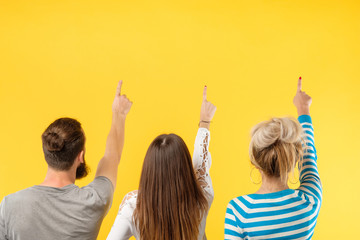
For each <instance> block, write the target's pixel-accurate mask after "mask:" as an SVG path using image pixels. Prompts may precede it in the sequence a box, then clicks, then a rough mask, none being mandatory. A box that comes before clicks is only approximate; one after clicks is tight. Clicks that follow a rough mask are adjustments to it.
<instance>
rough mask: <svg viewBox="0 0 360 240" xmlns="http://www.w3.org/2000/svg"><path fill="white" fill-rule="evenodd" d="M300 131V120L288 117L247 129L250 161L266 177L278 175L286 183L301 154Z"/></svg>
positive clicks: (301, 138)
mask: <svg viewBox="0 0 360 240" xmlns="http://www.w3.org/2000/svg"><path fill="white" fill-rule="evenodd" d="M302 132H303V131H302V127H301V125H300V123H299V122H298V121H297V120H296V119H294V118H289V117H284V118H272V119H270V120H268V121H264V122H261V123H259V124H257V125H255V126H254V127H253V129H252V130H251V142H250V149H249V154H250V161H251V163H252V164H253V165H254V166H255V167H257V168H259V169H260V170H261V171H262V172H263V173H264V174H266V175H267V176H270V177H280V179H281V181H282V182H284V183H287V179H288V175H289V173H290V172H292V171H293V170H294V167H295V165H296V163H297V161H298V160H299V159H301V158H302V156H303V147H302V142H303V137H302V136H303V134H302Z"/></svg>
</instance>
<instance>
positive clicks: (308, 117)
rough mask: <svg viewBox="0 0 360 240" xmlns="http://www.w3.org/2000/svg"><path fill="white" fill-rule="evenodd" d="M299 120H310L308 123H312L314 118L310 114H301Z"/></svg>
mask: <svg viewBox="0 0 360 240" xmlns="http://www.w3.org/2000/svg"><path fill="white" fill-rule="evenodd" d="M298 120H299V122H300V123H305V122H308V123H311V124H312V120H311V117H310V115H301V116H299V117H298Z"/></svg>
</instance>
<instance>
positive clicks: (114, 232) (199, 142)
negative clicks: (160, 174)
mask: <svg viewBox="0 0 360 240" xmlns="http://www.w3.org/2000/svg"><path fill="white" fill-rule="evenodd" d="M209 142H210V131H209V130H207V129H206V128H199V130H198V133H197V135H196V139H195V148H194V154H193V166H194V170H195V174H196V178H197V180H198V181H199V183H200V186H201V187H202V188H203V190H204V192H205V196H206V198H207V199H208V204H209V209H210V206H211V203H212V201H213V199H214V189H213V186H212V182H211V178H210V174H209V170H210V167H211V155H210V152H209V150H208V149H209ZM136 197H137V190H135V191H132V192H129V193H128V194H126V196H125V197H124V199H123V201H122V203H121V204H120V207H119V212H118V215H117V216H116V219H115V222H114V225H113V226H112V228H111V231H110V233H109V235H108V237H107V240H127V239H129V238H130V237H132V236H134V237H135V238H136V239H140V236H139V232H138V230H137V229H136V227H135V223H134V221H133V213H134V210H135V208H136ZM207 214H208V212H206V213H205V214H204V216H203V218H202V220H201V223H200V226H199V237H198V240H202V239H205V225H206V217H207Z"/></svg>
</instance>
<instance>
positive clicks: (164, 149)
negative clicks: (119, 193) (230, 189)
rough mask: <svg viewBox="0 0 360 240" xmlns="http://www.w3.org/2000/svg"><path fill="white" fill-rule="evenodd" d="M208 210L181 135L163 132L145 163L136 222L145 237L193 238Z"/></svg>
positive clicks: (156, 239) (145, 239)
mask: <svg viewBox="0 0 360 240" xmlns="http://www.w3.org/2000/svg"><path fill="white" fill-rule="evenodd" d="M207 210H208V202H207V200H206V197H205V194H204V192H203V190H202V189H201V187H200V185H199V183H198V181H197V179H196V177H195V173H194V169H193V165H192V160H191V156H190V153H189V150H188V148H187V146H186V144H185V142H184V141H183V140H182V138H181V137H179V136H177V135H175V134H169V135H166V134H163V135H160V136H158V137H157V138H155V140H154V141H153V142H152V143H151V144H150V147H149V149H148V151H147V153H146V156H145V160H144V163H143V169H142V173H141V178H140V185H139V190H138V196H137V204H136V209H135V211H134V215H133V217H134V221H135V225H136V226H137V228H138V230H139V233H140V238H141V239H143V240H193V239H197V238H198V234H199V225H200V222H201V219H202V217H203V215H204V214H205V213H206V211H207Z"/></svg>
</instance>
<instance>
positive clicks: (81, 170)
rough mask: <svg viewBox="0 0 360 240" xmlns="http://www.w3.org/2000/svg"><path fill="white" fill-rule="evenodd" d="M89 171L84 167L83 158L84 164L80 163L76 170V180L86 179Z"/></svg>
mask: <svg viewBox="0 0 360 240" xmlns="http://www.w3.org/2000/svg"><path fill="white" fill-rule="evenodd" d="M89 171H90V168H89V167H88V166H87V165H86V163H85V158H84V162H83V163H80V165H79V166H78V167H77V169H76V179H81V178H84V177H86V176H87V175H88V173H89Z"/></svg>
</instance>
